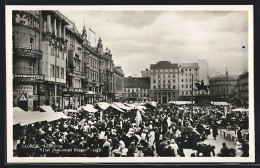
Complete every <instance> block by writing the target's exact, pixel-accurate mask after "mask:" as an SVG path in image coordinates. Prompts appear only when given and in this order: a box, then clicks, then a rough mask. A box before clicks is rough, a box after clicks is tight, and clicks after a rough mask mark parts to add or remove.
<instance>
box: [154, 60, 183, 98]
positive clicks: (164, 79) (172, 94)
mask: <svg viewBox="0 0 260 168" xmlns="http://www.w3.org/2000/svg"><path fill="white" fill-rule="evenodd" d="M150 83H151V85H150V89H151V98H152V99H153V100H155V101H157V102H159V103H167V102H169V101H172V100H177V99H178V96H179V68H178V64H172V63H171V62H169V61H159V62H157V64H151V66H150Z"/></svg>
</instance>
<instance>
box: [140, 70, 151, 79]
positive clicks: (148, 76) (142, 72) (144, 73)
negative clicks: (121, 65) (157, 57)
mask: <svg viewBox="0 0 260 168" xmlns="http://www.w3.org/2000/svg"><path fill="white" fill-rule="evenodd" d="M141 74H142V77H143V78H150V70H149V69H145V70H144V71H141Z"/></svg>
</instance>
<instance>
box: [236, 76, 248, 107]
mask: <svg viewBox="0 0 260 168" xmlns="http://www.w3.org/2000/svg"><path fill="white" fill-rule="evenodd" d="M248 96H249V93H248V72H244V73H242V74H241V75H239V76H238V78H237V84H236V95H235V97H236V99H238V100H240V102H241V103H242V104H245V103H247V104H248Z"/></svg>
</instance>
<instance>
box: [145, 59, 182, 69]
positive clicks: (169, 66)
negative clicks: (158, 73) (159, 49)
mask: <svg viewBox="0 0 260 168" xmlns="http://www.w3.org/2000/svg"><path fill="white" fill-rule="evenodd" d="M174 68H178V64H172V63H171V62H170V61H159V62H157V64H151V66H150V69H174Z"/></svg>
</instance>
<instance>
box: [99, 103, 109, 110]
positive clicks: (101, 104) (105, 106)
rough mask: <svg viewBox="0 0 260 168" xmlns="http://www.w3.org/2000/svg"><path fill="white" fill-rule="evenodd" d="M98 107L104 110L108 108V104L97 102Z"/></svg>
mask: <svg viewBox="0 0 260 168" xmlns="http://www.w3.org/2000/svg"><path fill="white" fill-rule="evenodd" d="M97 105H98V107H100V108H101V109H102V110H106V109H107V108H108V107H110V104H109V103H107V102H99V103H97Z"/></svg>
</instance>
